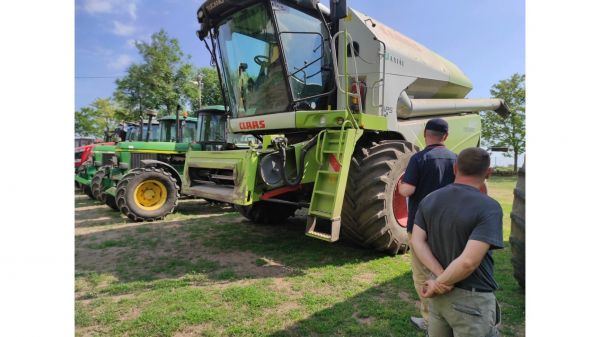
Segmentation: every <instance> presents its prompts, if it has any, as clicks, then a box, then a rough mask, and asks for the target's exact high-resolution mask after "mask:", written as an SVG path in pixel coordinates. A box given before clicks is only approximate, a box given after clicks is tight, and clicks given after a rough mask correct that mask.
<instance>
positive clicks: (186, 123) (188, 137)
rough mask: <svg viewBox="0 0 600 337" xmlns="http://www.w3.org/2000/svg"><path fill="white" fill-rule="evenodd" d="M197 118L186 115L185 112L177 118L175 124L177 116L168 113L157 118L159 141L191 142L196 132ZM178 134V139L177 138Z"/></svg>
mask: <svg viewBox="0 0 600 337" xmlns="http://www.w3.org/2000/svg"><path fill="white" fill-rule="evenodd" d="M197 121H198V120H197V118H194V117H188V115H187V113H184V114H183V116H181V117H180V118H179V125H178V124H177V116H175V115H170V116H165V117H162V118H160V119H159V120H158V122H159V123H160V141H161V142H175V143H191V142H192V141H193V140H194V136H195V134H196V124H197ZM178 134H179V139H177V137H178Z"/></svg>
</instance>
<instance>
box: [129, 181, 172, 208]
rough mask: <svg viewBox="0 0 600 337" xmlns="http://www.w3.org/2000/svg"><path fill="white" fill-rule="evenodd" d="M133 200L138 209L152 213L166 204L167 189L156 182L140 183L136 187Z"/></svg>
mask: <svg viewBox="0 0 600 337" xmlns="http://www.w3.org/2000/svg"><path fill="white" fill-rule="evenodd" d="M133 198H134V200H135V204H136V206H138V207H139V208H141V209H144V210H146V211H154V210H157V209H159V208H161V207H162V206H163V205H164V204H165V202H167V187H166V186H165V184H163V183H162V182H160V181H158V180H146V181H142V182H141V183H140V184H139V185H137V186H136V188H135V191H134V192H133Z"/></svg>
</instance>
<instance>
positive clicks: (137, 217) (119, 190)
mask: <svg viewBox="0 0 600 337" xmlns="http://www.w3.org/2000/svg"><path fill="white" fill-rule="evenodd" d="M159 123H160V132H159V134H160V137H159V139H160V141H159V142H122V143H120V144H118V145H117V148H116V150H115V155H114V157H113V159H112V161H113V162H112V165H111V166H109V167H106V168H105V169H104V172H105V173H104V176H102V178H101V180H100V184H101V185H102V190H103V192H102V198H103V200H104V201H105V202H106V204H107V205H109V206H110V207H112V208H114V209H116V210H119V211H121V212H122V213H123V214H125V215H127V217H129V218H130V219H132V220H134V221H152V220H157V219H160V218H162V217H164V216H165V215H167V214H169V213H171V212H172V211H173V210H174V208H175V206H176V205H177V200H178V199H179V196H180V188H181V181H182V178H181V173H182V172H183V164H184V162H185V154H186V152H187V151H188V149H189V148H192V149H195V150H199V151H201V150H204V149H205V148H207V147H211V148H212V149H214V150H219V147H218V146H217V143H220V144H221V146H223V144H225V125H226V116H225V110H224V108H223V106H211V107H207V108H204V109H202V110H200V111H199V112H198V117H184V118H183V119H179V118H178V117H175V116H167V117H163V118H161V119H159ZM197 125H198V127H197ZM203 137H208V138H203ZM198 140H199V141H198Z"/></svg>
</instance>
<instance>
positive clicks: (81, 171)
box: [75, 121, 158, 200]
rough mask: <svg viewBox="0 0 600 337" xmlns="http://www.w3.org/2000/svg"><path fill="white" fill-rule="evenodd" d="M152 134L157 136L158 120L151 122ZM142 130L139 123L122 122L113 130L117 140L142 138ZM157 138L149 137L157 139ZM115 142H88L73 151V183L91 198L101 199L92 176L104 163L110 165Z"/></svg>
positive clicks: (144, 127) (145, 122)
mask: <svg viewBox="0 0 600 337" xmlns="http://www.w3.org/2000/svg"><path fill="white" fill-rule="evenodd" d="M143 124H144V126H143V130H146V129H147V128H148V127H147V125H148V121H144V122H143ZM152 129H153V134H156V137H157V136H158V122H153V123H152ZM141 132H142V130H141V129H140V126H139V123H124V124H122V125H119V127H117V129H115V131H114V135H115V138H116V137H118V138H117V140H118V141H135V140H136V139H140V140H141V139H142V134H141ZM157 140H158V138H153V139H150V141H157ZM115 144H116V143H115V142H104V143H100V144H90V145H86V146H84V147H82V148H79V149H76V151H75V160H76V163H75V183H76V185H77V187H79V188H81V189H82V190H83V191H84V192H85V194H87V195H88V197H90V198H91V199H94V200H101V198H100V192H101V191H100V190H99V188H98V185H96V186H93V183H92V181H93V178H94V176H95V175H96V173H97V172H98V169H99V168H100V167H102V166H105V165H110V163H111V160H112V157H113V155H114V153H115V147H116V145H115ZM78 150H79V151H78Z"/></svg>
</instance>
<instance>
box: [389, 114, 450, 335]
mask: <svg viewBox="0 0 600 337" xmlns="http://www.w3.org/2000/svg"><path fill="white" fill-rule="evenodd" d="M424 137H425V144H426V145H427V147H426V148H425V149H424V150H423V151H420V152H418V153H416V154H415V155H413V156H412V157H411V158H410V161H409V162H408V166H407V168H406V172H405V173H404V176H403V177H402V183H401V184H400V188H399V192H400V194H402V195H403V196H404V197H408V221H407V226H406V230H407V232H408V237H409V239H410V237H411V235H412V230H413V225H414V219H415V215H416V214H417V209H418V208H419V203H420V202H421V200H423V198H425V197H426V196H427V195H428V194H429V193H431V192H433V191H435V190H437V189H439V188H442V187H444V186H446V185H448V184H451V183H452V182H454V171H453V165H454V163H455V162H456V154H454V153H453V152H452V151H450V150H448V149H447V148H446V147H445V146H444V142H445V141H446V139H447V138H448V123H447V122H446V121H445V120H443V119H441V118H434V119H431V120H429V121H428V122H427V124H426V125H425V131H424ZM411 249H412V247H411ZM411 266H412V273H413V281H414V285H415V289H416V290H417V294H419V298H420V300H421V315H422V318H419V317H411V318H410V319H411V321H412V322H413V323H414V324H415V325H416V326H417V327H418V328H420V329H422V330H426V329H427V320H428V315H429V312H428V309H427V308H428V300H427V298H424V297H422V296H421V293H420V291H419V290H420V289H421V286H422V285H423V283H424V282H425V281H427V280H428V279H429V278H430V275H431V272H430V271H429V270H428V269H427V268H426V267H425V266H424V265H423V264H422V263H421V262H420V261H419V260H418V259H417V258H416V257H415V254H414V253H412V254H411Z"/></svg>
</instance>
